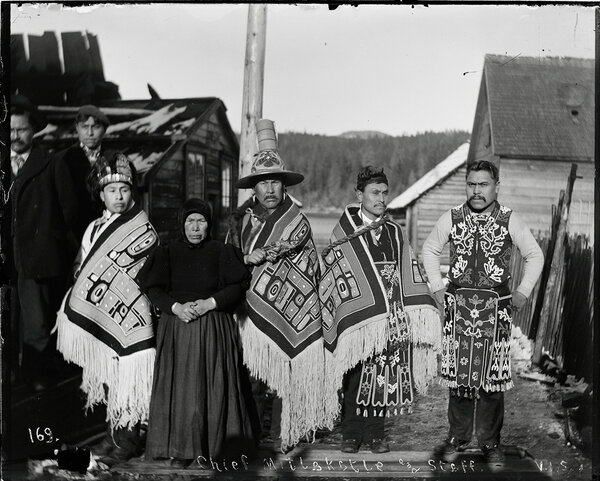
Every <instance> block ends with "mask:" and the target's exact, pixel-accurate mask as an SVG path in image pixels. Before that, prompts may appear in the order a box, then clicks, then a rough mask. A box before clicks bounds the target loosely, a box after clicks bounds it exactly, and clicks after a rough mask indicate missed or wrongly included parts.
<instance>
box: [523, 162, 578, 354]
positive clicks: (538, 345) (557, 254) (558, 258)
mask: <svg viewBox="0 0 600 481" xmlns="http://www.w3.org/2000/svg"><path fill="white" fill-rule="evenodd" d="M576 174H577V164H573V165H572V166H571V174H570V175H569V179H568V181H567V190H566V192H565V201H564V204H563V207H562V209H561V212H560V222H559V226H558V230H557V233H556V239H557V241H556V244H555V247H554V253H553V255H552V263H551V267H550V274H549V276H548V283H547V284H546V288H545V293H544V303H543V305H542V311H541V314H540V322H539V326H538V332H537V334H536V338H535V346H534V351H533V362H535V363H539V362H540V359H541V356H542V350H543V347H544V346H543V343H544V340H545V338H546V331H547V329H548V315H549V313H550V309H551V304H550V303H551V301H552V298H553V296H557V297H558V292H557V290H556V286H557V275H558V270H559V269H560V266H561V265H563V264H564V242H563V240H564V236H565V233H566V227H567V220H568V218H569V207H570V204H571V194H572V193H573V184H574V183H575V178H576Z"/></svg>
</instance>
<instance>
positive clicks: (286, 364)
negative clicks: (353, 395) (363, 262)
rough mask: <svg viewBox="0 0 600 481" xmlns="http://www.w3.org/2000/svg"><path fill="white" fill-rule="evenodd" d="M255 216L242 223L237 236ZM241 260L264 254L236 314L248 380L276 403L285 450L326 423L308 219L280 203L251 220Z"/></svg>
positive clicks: (292, 206)
mask: <svg viewBox="0 0 600 481" xmlns="http://www.w3.org/2000/svg"><path fill="white" fill-rule="evenodd" d="M253 216H254V217H256V216H255V215H254V214H253V213H247V214H246V215H245V216H244V219H243V224H242V232H248V231H249V230H250V229H249V228H248V227H249V226H248V223H250V222H252V218H253ZM254 221H255V222H259V224H257V226H256V228H252V234H251V238H249V239H244V238H243V235H242V242H243V247H244V249H243V250H244V253H246V254H247V253H250V252H252V251H253V250H255V249H257V248H262V249H264V250H265V251H266V252H267V254H268V258H269V260H267V261H266V262H265V263H263V264H261V265H259V266H255V267H254V268H253V271H252V282H251V286H250V289H249V290H248V291H247V293H246V301H247V302H246V305H245V308H246V310H247V312H245V313H241V312H239V313H238V318H239V319H240V332H241V338H242V345H243V351H244V352H243V356H244V362H245V364H246V365H247V366H248V368H249V369H250V372H251V374H252V375H253V376H255V377H257V378H258V379H261V380H263V381H264V382H265V383H266V384H267V385H268V386H269V387H270V388H272V389H275V390H276V391H277V395H278V396H280V397H281V399H282V414H281V439H282V445H283V446H290V445H293V444H295V443H297V442H298V441H299V439H300V438H301V437H302V436H306V435H308V434H309V433H310V432H311V431H315V430H316V429H318V428H320V427H324V426H327V427H329V428H332V427H333V420H329V422H328V423H326V418H325V411H324V406H323V399H322V393H323V390H324V385H325V377H324V374H325V370H324V364H325V363H324V352H323V339H322V331H321V308H320V304H319V298H318V295H317V284H318V279H319V274H320V267H319V259H318V256H317V251H316V249H315V245H314V242H313V240H312V232H311V229H310V224H309V223H308V219H306V217H305V216H304V215H303V214H302V213H301V212H300V210H299V209H298V207H296V205H295V204H294V203H293V202H292V200H291V199H290V198H289V196H286V197H285V198H284V200H283V202H282V205H281V206H280V207H279V208H278V209H277V210H276V211H275V212H273V213H272V214H271V215H269V216H268V217H266V218H264V219H261V220H257V219H256V218H255V219H254Z"/></svg>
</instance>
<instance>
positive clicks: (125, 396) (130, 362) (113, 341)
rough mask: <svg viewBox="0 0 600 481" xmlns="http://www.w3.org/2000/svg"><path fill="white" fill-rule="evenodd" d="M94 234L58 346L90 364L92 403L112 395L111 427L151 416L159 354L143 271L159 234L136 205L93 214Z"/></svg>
mask: <svg viewBox="0 0 600 481" xmlns="http://www.w3.org/2000/svg"><path fill="white" fill-rule="evenodd" d="M86 236H87V239H86V240H85V243H87V245H89V246H90V249H89V252H87V255H86V257H85V259H83V262H82V264H81V267H80V269H79V275H78V277H77V279H76V281H75V284H74V285H73V287H72V288H71V290H70V291H69V292H67V294H66V296H65V299H64V300H63V305H62V306H61V309H60V311H59V313H58V320H57V324H58V340H57V348H58V350H59V351H60V352H61V353H62V354H63V356H64V358H65V359H66V360H67V361H70V362H73V363H75V364H77V365H79V366H81V367H82V368H83V374H82V378H83V382H82V385H81V389H82V390H83V392H85V394H86V395H87V407H91V406H94V405H95V404H98V403H105V404H106V406H107V418H108V419H107V420H108V422H109V424H110V426H111V427H113V428H115V427H133V426H134V425H135V424H136V423H138V422H139V421H142V420H146V419H147V418H148V408H149V404H150V392H151V388H152V373H153V368H154V358H155V348H154V333H153V327H152V315H151V305H150V302H149V301H148V298H147V297H146V296H145V295H144V294H142V292H141V291H140V288H139V286H138V284H137V282H136V280H135V277H136V275H137V273H138V272H139V270H140V268H141V267H142V266H143V264H144V262H145V261H146V258H147V257H148V255H149V253H150V252H151V251H152V249H153V248H154V247H155V246H156V245H157V244H158V235H157V234H156V231H155V230H154V228H153V227H152V225H151V224H150V222H149V220H148V217H147V215H146V213H145V212H144V211H143V210H141V209H140V208H139V207H138V206H137V205H134V206H133V207H132V208H131V209H130V210H129V211H127V212H125V213H123V214H120V215H119V214H115V215H113V216H111V217H110V218H108V219H107V218H106V217H101V218H100V219H98V220H96V221H94V222H92V223H91V224H90V226H89V227H88V229H87V230H86V233H85V234H84V237H86ZM105 386H106V387H108V389H105Z"/></svg>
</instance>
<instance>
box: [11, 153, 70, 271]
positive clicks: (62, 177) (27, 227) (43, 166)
mask: <svg viewBox="0 0 600 481" xmlns="http://www.w3.org/2000/svg"><path fill="white" fill-rule="evenodd" d="M11 200H12V222H11V224H12V236H13V245H14V247H15V252H14V256H15V260H17V259H18V263H17V266H18V270H19V271H20V272H22V274H23V275H24V276H25V277H26V278H31V279H41V278H47V277H55V276H59V275H62V274H65V273H66V272H69V271H70V269H71V267H72V265H73V260H74V258H75V255H76V254H77V249H78V248H79V241H80V239H78V238H77V237H76V235H75V231H76V230H75V229H76V225H77V220H78V217H79V208H78V204H79V201H78V199H77V195H76V193H75V189H74V187H73V182H72V180H71V175H70V173H69V170H68V169H67V165H66V163H65V162H64V161H63V160H61V159H57V158H53V157H50V156H49V155H48V154H47V152H46V151H45V150H43V149H41V148H40V147H33V149H32V150H31V154H30V155H29V158H28V159H27V162H25V164H24V165H23V167H22V168H21V170H20V172H19V173H18V174H17V176H16V177H15V180H14V184H13V187H12V193H11ZM19 264H20V266H19Z"/></svg>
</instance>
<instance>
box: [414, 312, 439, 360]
mask: <svg viewBox="0 0 600 481" xmlns="http://www.w3.org/2000/svg"><path fill="white" fill-rule="evenodd" d="M405 310H406V314H407V315H408V318H409V320H410V331H411V339H412V342H413V344H414V345H416V346H419V345H425V346H430V347H432V348H433V350H434V351H436V352H437V351H439V350H441V348H442V319H441V317H440V313H439V311H438V310H437V309H436V308H434V307H429V306H408V307H405Z"/></svg>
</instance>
